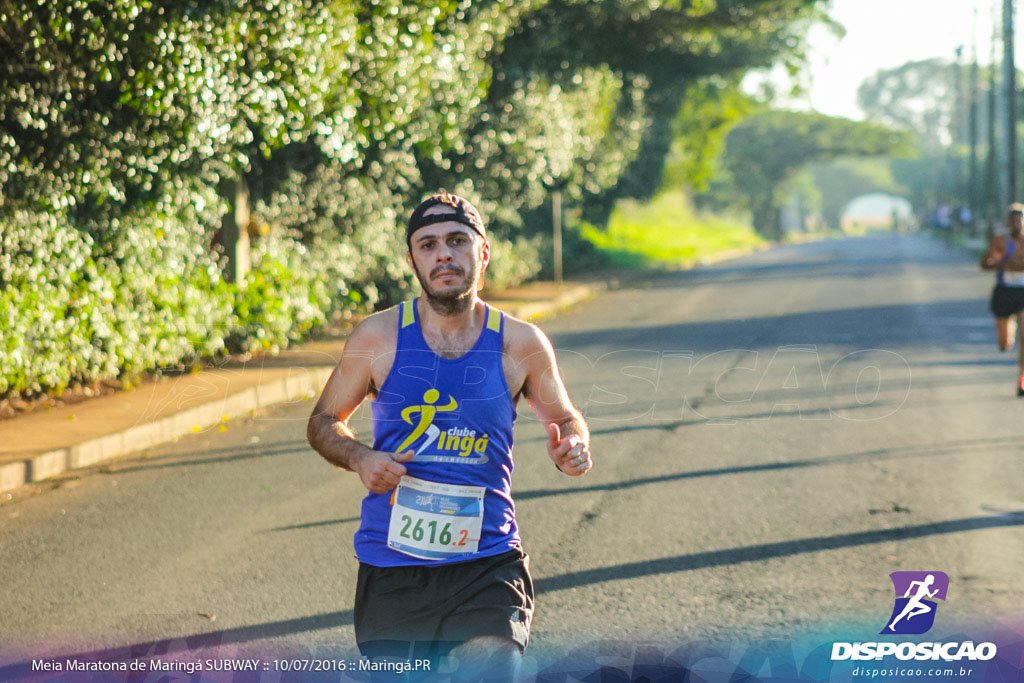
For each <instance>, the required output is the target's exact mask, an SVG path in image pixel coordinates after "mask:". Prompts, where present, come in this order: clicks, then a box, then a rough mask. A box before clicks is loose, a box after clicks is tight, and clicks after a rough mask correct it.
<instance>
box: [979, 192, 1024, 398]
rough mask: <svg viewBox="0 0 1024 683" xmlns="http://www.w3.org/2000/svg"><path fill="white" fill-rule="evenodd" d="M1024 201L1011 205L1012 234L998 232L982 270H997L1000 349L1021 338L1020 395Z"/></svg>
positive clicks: (1021, 374) (1023, 380)
mask: <svg viewBox="0 0 1024 683" xmlns="http://www.w3.org/2000/svg"><path fill="white" fill-rule="evenodd" d="M1022 223H1024V204H1010V207H1009V212H1008V215H1007V217H1006V227H1007V228H1008V229H1009V231H1010V234H1008V235H996V236H995V237H993V238H992V241H991V242H990V243H989V245H988V249H987V250H986V251H985V254H984V255H983V256H982V257H981V268H982V270H994V271H996V286H995V289H993V290H992V300H991V302H990V303H989V309H990V310H991V311H992V314H993V315H995V317H996V337H997V339H998V343H999V350H1000V351H1007V350H1009V349H1011V348H1013V344H1014V340H1015V339H1016V340H1017V396H1024V343H1021V340H1020V335H1021V325H1020V323H1021V320H1020V317H1021V311H1022V310H1024V237H1022V236H1021V227H1022Z"/></svg>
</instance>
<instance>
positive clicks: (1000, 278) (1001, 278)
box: [996, 236, 1017, 286]
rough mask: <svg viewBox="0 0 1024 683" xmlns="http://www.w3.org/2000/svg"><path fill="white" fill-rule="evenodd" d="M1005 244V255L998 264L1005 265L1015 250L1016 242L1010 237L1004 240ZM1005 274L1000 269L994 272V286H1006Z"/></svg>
mask: <svg viewBox="0 0 1024 683" xmlns="http://www.w3.org/2000/svg"><path fill="white" fill-rule="evenodd" d="M1005 243H1006V254H1005V255H1003V259H1002V261H1000V263H1006V262H1007V261H1009V260H1010V257H1011V256H1013V252H1014V250H1015V249H1016V248H1017V242H1016V240H1014V239H1013V237H1012V236H1007V237H1006V240H1005ZM1005 273H1006V271H1004V270H1003V269H1002V268H1000V269H999V270H997V271H996V284H997V285H1003V286H1006V274H1005Z"/></svg>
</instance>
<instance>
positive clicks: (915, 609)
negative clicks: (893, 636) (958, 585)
mask: <svg viewBox="0 0 1024 683" xmlns="http://www.w3.org/2000/svg"><path fill="white" fill-rule="evenodd" d="M933 583H935V575H934V574H929V575H928V576H926V577H925V578H924V581H911V582H910V586H909V587H907V592H906V593H904V594H903V597H905V598H910V600H909V601H908V602H907V604H906V606H905V607H904V608H903V611H902V612H900V614H899V616H898V617H896V618H895V619H893V620H892V623H891V624H889V630H890V631H894V632H895V631H896V622H898V621H899V620H900V619H903V618H906V619H907V621H910V619H911V618H912V617H916V616H918V615H920V614H927V613H928V612H931V611H932V606H931V605H929V604H927V603H925V602H922V598H926V597H928V598H934V597H935V594H936V593H938V592H939V589H938V588H936V589H935V590H933V591H929V590H928V588H929V586H931V585H932V584H933ZM915 586H916V587H917V592H916V593H914V595H913V596H911V595H910V593H911V592H913V591H914V590H915V589H914V587H915Z"/></svg>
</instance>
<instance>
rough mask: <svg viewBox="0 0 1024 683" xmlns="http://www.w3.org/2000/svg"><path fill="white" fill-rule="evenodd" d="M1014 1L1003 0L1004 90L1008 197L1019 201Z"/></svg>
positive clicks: (1010, 199)
mask: <svg viewBox="0 0 1024 683" xmlns="http://www.w3.org/2000/svg"><path fill="white" fill-rule="evenodd" d="M1013 6H1014V0H1003V89H1004V91H1005V95H1004V96H1005V98H1006V102H1005V105H1006V121H1005V130H1006V196H1007V197H1008V198H1009V201H1011V202H1014V201H1017V68H1016V66H1015V65H1014V59H1013V10H1014V7H1013Z"/></svg>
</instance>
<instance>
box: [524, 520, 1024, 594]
mask: <svg viewBox="0 0 1024 683" xmlns="http://www.w3.org/2000/svg"><path fill="white" fill-rule="evenodd" d="M1014 526H1018V527H1019V526H1024V511H1020V512H1014V513H1010V514H1007V515H1003V516H999V517H969V518H966V519H955V520H950V521H948V522H934V523H931V524H917V525H914V526H905V527H898V528H895V529H878V530H875V531H858V532H855V533H850V534H840V535H838V536H818V537H815V538H801V539H796V540H793V541H781V542H778V543H764V544H761V545H754V546H748V547H745V548H730V549H728V550H712V551H709V552H704V553H692V554H689V555H677V556H675V557H665V558H661V559H657V560H646V561H644V562H630V563H626V564H619V565H615V566H612V567H601V568H598V569H584V570H582V571H578V572H569V573H566V574H560V575H558V576H549V577H545V578H541V579H537V580H536V581H535V582H534V584H535V586H536V589H537V592H538V593H553V592H555V591H560V590H566V589H569V588H579V587H580V586H585V585H590V584H596V583H604V582H606V581H621V580H623V579H636V578H640V577H644V576H656V575H658V574H676V573H678V572H687V571H693V570H695V569H707V568H710V567H721V566H725V565H733V564H740V563H744V562H757V561H760V560H767V559H772V558H779V557H789V556H792V555H802V554H805V553H813V552H819V551H822V550H836V549H839V548H849V547H853V546H858V545H869V544H872V543H885V542H890V541H902V540H906V539H909V538H922V537H925V536H935V535H938V534H955V533H960V532H964V531H978V530H981V529H996V528H1000V527H1014Z"/></svg>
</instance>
